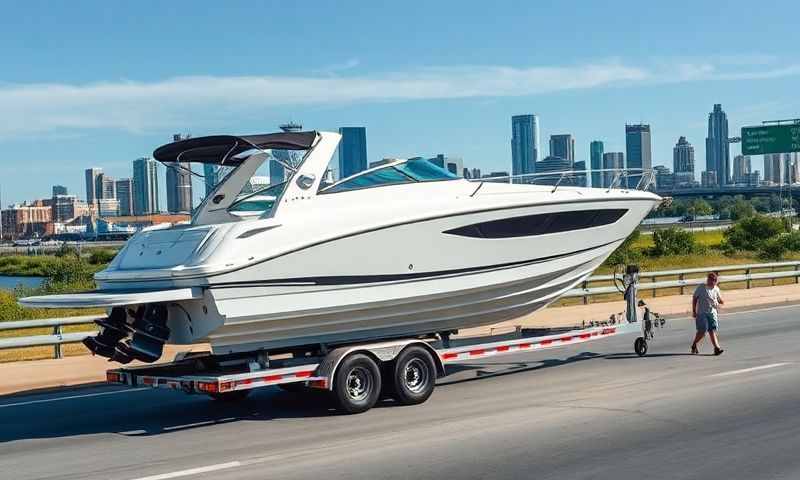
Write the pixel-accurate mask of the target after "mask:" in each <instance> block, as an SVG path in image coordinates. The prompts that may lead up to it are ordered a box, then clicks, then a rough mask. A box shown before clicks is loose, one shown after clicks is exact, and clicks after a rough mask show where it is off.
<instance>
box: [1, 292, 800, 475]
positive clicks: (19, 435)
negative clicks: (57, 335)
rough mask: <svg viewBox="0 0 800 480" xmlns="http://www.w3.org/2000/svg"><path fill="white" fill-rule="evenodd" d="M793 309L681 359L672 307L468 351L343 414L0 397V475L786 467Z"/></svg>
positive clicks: (83, 392)
mask: <svg viewBox="0 0 800 480" xmlns="http://www.w3.org/2000/svg"><path fill="white" fill-rule="evenodd" d="M798 317H800V306H794V307H780V308H773V309H769V310H762V311H758V312H751V313H746V312H742V313H736V314H734V313H730V314H728V315H725V316H723V319H722V328H723V330H722V332H721V336H722V339H723V342H724V346H725V347H726V349H727V351H726V352H725V354H724V355H722V356H720V357H714V356H710V355H709V356H690V355H687V352H688V346H689V339H690V337H691V334H692V331H691V326H690V323H689V321H688V320H677V321H674V322H673V323H672V324H671V325H669V326H668V329H667V330H665V331H660V332H658V333H659V334H660V336H659V337H657V338H656V341H655V342H654V343H652V344H651V346H650V353H649V354H648V356H647V357H645V358H638V357H636V356H635V355H634V354H633V353H632V343H633V337H632V336H621V337H615V338H611V339H606V340H600V341H597V342H592V343H587V344H583V345H577V346H573V347H567V348H562V349H555V350H550V351H543V352H537V353H533V354H521V355H512V356H508V357H501V358H495V359H490V360H487V361H483V362H476V363H474V364H470V365H464V366H462V367H460V368H459V369H458V370H454V372H453V373H452V374H451V375H450V376H448V377H447V378H445V379H442V380H441V381H440V382H439V385H438V387H437V389H436V392H435V393H434V395H433V396H432V397H431V399H430V400H429V401H428V402H427V403H426V404H423V405H420V406H414V407H402V406H394V405H393V404H392V403H390V402H385V403H384V404H383V405H381V406H379V407H377V408H374V409H373V410H371V411H369V412H367V413H365V414H362V415H356V416H345V415H338V414H336V412H334V411H332V410H330V409H328V408H327V407H325V406H324V404H323V403H322V402H320V399H319V398H317V397H315V396H313V395H303V396H297V395H293V394H289V393H284V392H281V391H279V390H272V389H265V390H263V391H261V392H258V393H256V394H254V395H252V396H251V397H250V398H248V399H247V400H245V401H243V402H242V403H240V404H236V405H224V404H218V403H216V402H213V401H210V400H207V399H205V398H204V397H199V396H186V395H183V394H181V393H178V392H169V391H154V390H118V389H116V388H111V387H100V388H87V389H78V390H71V391H59V392H53V393H48V394H40V395H28V396H15V397H5V398H0V472H3V473H2V475H0V477H3V478H14V479H45V478H47V479H55V478H58V479H68V478H75V479H78V478H80V479H95V478H96V479H103V480H108V479H142V478H147V479H149V480H157V479H158V480H164V479H169V478H203V479H205V478H214V479H251V478H252V479H264V478H281V479H292V478H324V479H350V478H403V479H405V478H537V479H551V478H552V479H564V478H569V479H589V478H591V479H605V478H613V479H620V480H624V479H634V478H635V479H641V478H647V479H671V480H672V479H684V478H687V479H688V478H706V479H708V478H722V479H747V480H752V479H767V478H769V479H783V478H786V479H797V478H800V455H797V451H798V450H800V415H798V405H800V368H798V367H799V366H800V342H799V340H800V318H798ZM703 350H704V351H705V352H707V353H710V350H711V347H710V345H709V344H708V343H706V344H705V345H704V346H703ZM0 381H2V380H1V379H0Z"/></svg>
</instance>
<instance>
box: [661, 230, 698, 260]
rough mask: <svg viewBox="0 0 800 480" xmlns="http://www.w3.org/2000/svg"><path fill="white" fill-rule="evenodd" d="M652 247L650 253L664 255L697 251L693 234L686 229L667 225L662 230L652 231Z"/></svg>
mask: <svg viewBox="0 0 800 480" xmlns="http://www.w3.org/2000/svg"><path fill="white" fill-rule="evenodd" d="M653 244H654V246H653V248H652V249H651V250H650V254H651V255H653V256H658V257H661V256H665V255H687V254H690V253H694V252H696V251H697V246H696V245H695V243H694V235H693V234H692V232H690V231H687V230H681V229H679V228H677V227H669V228H667V229H664V230H656V231H654V232H653Z"/></svg>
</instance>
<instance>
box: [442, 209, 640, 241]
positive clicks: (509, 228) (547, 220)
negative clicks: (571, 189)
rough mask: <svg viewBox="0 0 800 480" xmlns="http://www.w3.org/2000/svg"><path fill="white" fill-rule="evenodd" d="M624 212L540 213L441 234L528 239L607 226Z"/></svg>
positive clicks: (577, 211)
mask: <svg viewBox="0 0 800 480" xmlns="http://www.w3.org/2000/svg"><path fill="white" fill-rule="evenodd" d="M627 212H628V210H627V209H602V210H576V211H572V212H554V213H541V214H537V215H526V216H523V217H513V218H504V219H502V220H492V221H489V222H482V223H475V224H472V225H466V226H463V227H459V228H454V229H452V230H447V231H445V232H444V233H449V234H451V235H460V236H463V237H473V238H513V237H528V236H533V235H544V234H548V233H560V232H569V231H573V230H583V229H586V228H592V227H601V226H603V225H610V224H612V223H614V222H616V221H617V220H619V219H620V218H622V216H623V215H625V213H627Z"/></svg>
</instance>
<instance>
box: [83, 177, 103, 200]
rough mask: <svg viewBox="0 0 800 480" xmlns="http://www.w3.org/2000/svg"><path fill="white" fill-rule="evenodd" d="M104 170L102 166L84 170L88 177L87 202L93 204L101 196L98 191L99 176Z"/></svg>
mask: <svg viewBox="0 0 800 480" xmlns="http://www.w3.org/2000/svg"><path fill="white" fill-rule="evenodd" d="M102 172H103V169H102V168H87V169H86V171H85V172H84V176H85V179H86V203H87V204H89V205H93V204H94V203H95V201H96V200H97V199H98V198H100V196H99V195H98V192H97V177H98V176H99V175H100V174H101V173H102Z"/></svg>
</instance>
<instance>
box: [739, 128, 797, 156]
mask: <svg viewBox="0 0 800 480" xmlns="http://www.w3.org/2000/svg"><path fill="white" fill-rule="evenodd" d="M789 152H800V124H797V123H793V124H787V125H759V126H757V127H742V155H763V154H765V153H789Z"/></svg>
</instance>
